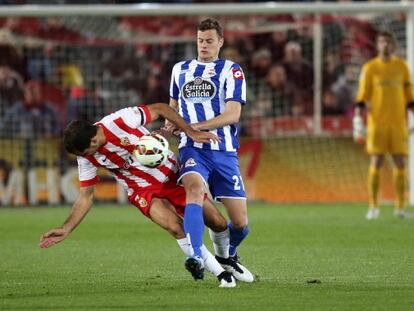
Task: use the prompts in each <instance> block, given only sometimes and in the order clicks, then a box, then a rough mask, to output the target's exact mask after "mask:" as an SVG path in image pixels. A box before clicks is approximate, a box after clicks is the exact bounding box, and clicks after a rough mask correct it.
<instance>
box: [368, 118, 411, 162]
mask: <svg viewBox="0 0 414 311" xmlns="http://www.w3.org/2000/svg"><path fill="white" fill-rule="evenodd" d="M366 149H367V153H368V154H386V153H389V154H400V155H407V154H408V129H407V128H406V127H401V126H388V127H384V126H381V125H380V126H376V127H371V128H370V127H368V129H367V141H366Z"/></svg>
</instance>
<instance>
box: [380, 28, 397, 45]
mask: <svg viewBox="0 0 414 311" xmlns="http://www.w3.org/2000/svg"><path fill="white" fill-rule="evenodd" d="M379 37H386V38H389V39H391V41H392V43H394V44H395V43H396V40H395V36H394V34H393V33H392V32H391V31H389V30H380V31H378V33H377V39H378V38H379Z"/></svg>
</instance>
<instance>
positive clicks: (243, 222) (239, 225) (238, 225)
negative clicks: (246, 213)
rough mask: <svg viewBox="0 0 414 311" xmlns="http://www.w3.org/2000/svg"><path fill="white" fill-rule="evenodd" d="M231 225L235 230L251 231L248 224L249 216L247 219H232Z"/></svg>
mask: <svg viewBox="0 0 414 311" xmlns="http://www.w3.org/2000/svg"><path fill="white" fill-rule="evenodd" d="M231 227H232V229H234V230H237V231H242V230H247V232H248V231H249V226H248V221H247V218H246V219H238V220H236V221H233V220H232V221H231Z"/></svg>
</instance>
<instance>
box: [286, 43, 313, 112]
mask: <svg viewBox="0 0 414 311" xmlns="http://www.w3.org/2000/svg"><path fill="white" fill-rule="evenodd" d="M283 66H284V68H285V70H286V76H287V79H288V81H290V82H291V83H293V85H294V87H295V89H296V91H297V94H298V95H299V96H300V98H301V99H300V100H301V102H302V103H303V112H304V113H305V114H310V113H312V109H313V104H312V103H313V68H312V66H311V65H310V64H309V63H308V62H307V61H306V60H304V59H303V56H302V48H301V46H300V44H299V43H297V42H293V41H290V42H288V43H287V44H286V46H285V55H284V58H283Z"/></svg>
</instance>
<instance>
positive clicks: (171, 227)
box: [149, 198, 185, 239]
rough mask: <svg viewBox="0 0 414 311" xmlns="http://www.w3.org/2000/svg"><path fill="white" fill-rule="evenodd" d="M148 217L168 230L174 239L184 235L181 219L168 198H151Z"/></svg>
mask: <svg viewBox="0 0 414 311" xmlns="http://www.w3.org/2000/svg"><path fill="white" fill-rule="evenodd" d="M149 217H150V219H151V220H152V221H153V222H154V223H156V224H157V225H159V226H160V227H161V228H163V229H164V230H166V231H168V233H170V234H171V235H172V236H173V237H174V238H175V239H182V238H184V237H185V233H184V230H183V222H182V219H181V218H180V217H179V216H178V215H177V213H176V212H175V209H174V207H173V206H172V205H171V203H170V202H169V201H168V200H165V199H160V198H153V199H152V202H151V208H150V211H149Z"/></svg>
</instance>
